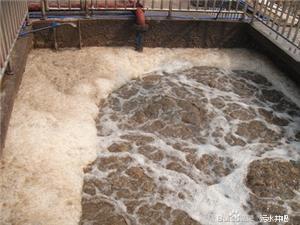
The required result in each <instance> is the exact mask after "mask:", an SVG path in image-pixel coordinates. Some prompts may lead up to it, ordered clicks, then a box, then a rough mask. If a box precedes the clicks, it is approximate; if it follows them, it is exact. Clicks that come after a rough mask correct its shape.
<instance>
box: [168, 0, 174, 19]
mask: <svg viewBox="0 0 300 225" xmlns="http://www.w3.org/2000/svg"><path fill="white" fill-rule="evenodd" d="M172 8H173V0H170V1H169V11H168V18H171V17H172Z"/></svg>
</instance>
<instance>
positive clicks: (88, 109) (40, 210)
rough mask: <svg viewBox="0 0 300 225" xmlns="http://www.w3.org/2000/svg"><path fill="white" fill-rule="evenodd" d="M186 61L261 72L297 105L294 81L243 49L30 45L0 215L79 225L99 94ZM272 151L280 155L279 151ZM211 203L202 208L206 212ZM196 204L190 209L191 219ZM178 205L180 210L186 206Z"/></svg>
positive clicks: (13, 220)
mask: <svg viewBox="0 0 300 225" xmlns="http://www.w3.org/2000/svg"><path fill="white" fill-rule="evenodd" d="M192 66H215V67H220V68H224V69H246V70H252V71H254V72H258V73H261V74H263V75H264V76H266V77H267V78H268V79H269V81H270V82H272V83H273V84H274V85H275V86H277V87H278V88H279V89H280V90H281V91H283V92H284V93H285V94H286V95H287V96H289V97H290V98H291V99H292V100H293V101H294V102H295V103H296V104H297V105H298V106H300V97H299V96H300V94H299V93H298V92H297V89H296V88H294V87H293V84H292V83H291V82H289V81H288V80H287V79H286V78H284V77H283V76H282V74H281V73H280V72H279V71H278V70H276V69H275V67H274V66H273V65H272V64H271V63H270V62H269V61H268V60H267V59H266V58H265V57H263V56H261V55H258V54H256V53H253V52H250V51H248V50H244V49H227V50H223V49H162V48H156V49H145V51H144V53H137V52H135V51H133V50H132V49H130V48H96V47H92V48H84V49H82V50H64V51H59V52H53V51H51V50H43V49H40V50H33V51H32V52H31V53H30V55H29V58H28V63H27V67H26V71H25V74H24V78H23V82H22V85H21V87H20V91H19V93H18V97H17V99H16V102H15V106H14V110H13V113H12V118H11V121H10V127H9V131H8V136H7V141H6V148H5V149H4V154H3V159H2V166H1V170H0V173H1V176H2V179H1V194H0V196H1V205H0V207H1V208H0V211H1V215H0V220H1V221H3V222H4V224H22V225H26V224H28V225H29V224H30V225H32V224H43V225H58V224H63V225H75V224H77V223H78V221H79V218H80V213H81V185H82V182H83V171H82V169H83V167H84V166H86V165H87V164H88V163H89V162H91V161H92V160H94V159H95V158H96V153H97V152H98V151H101V145H99V144H98V142H97V130H96V126H95V121H94V120H95V118H96V116H97V112H98V105H99V102H100V99H101V98H105V97H106V96H107V95H108V94H109V93H110V92H111V91H113V90H114V89H116V88H118V87H120V86H121V85H123V84H124V83H125V82H127V81H128V80H130V79H132V78H134V77H139V76H142V75H143V74H145V73H149V72H151V71H161V72H163V71H164V72H169V73H170V72H174V71H175V70H179V69H182V68H190V67H192ZM278 155H282V154H281V153H280V151H278ZM141 163H142V162H141ZM236 171H239V170H236ZM240 171H244V170H240ZM229 178H230V177H229ZM229 178H228V179H229ZM231 181H232V180H231ZM233 181H234V180H233ZM228 182H230V180H229V181H227V182H226V181H224V182H223V183H221V184H220V185H223V186H222V187H221V186H219V187H218V186H215V187H211V188H212V190H207V193H208V196H207V199H206V200H205V201H206V203H207V202H211V201H212V200H215V199H216V198H214V197H213V196H214V194H216V193H218V191H216V190H220V189H224V187H225V186H226V184H227V183H228ZM224 185H225V186H224ZM213 188H215V189H213ZM200 190H201V189H200ZM225 191H226V190H225V189H224V192H225ZM197 193H198V195H199V196H200V197H201V193H200V192H199V190H198V191H197V190H195V193H194V194H195V196H197ZM242 194H244V195H242ZM202 195H203V194H202ZM241 196H245V192H243V193H241ZM202 197H203V196H202ZM205 201H204V203H205ZM221 201H222V199H221V198H220V202H221ZM197 202H198V201H197ZM220 202H219V203H220ZM204 203H202V204H204ZM219 203H218V204H219ZM223 203H224V202H223ZM226 204H227V203H226ZM226 204H225V205H224V204H220V207H224V206H228V205H226ZM215 205H216V204H211V205H210V206H209V207H211V208H210V209H207V210H206V211H205V210H204V211H203V212H211V210H212V209H213V208H214V206H215ZM197 206H198V205H197V204H196V205H195V206H194V207H192V208H193V209H191V211H190V214H191V215H194V217H195V216H196V215H197V214H196V210H197V208H196V207H197ZM178 207H180V206H178ZM181 207H185V209H186V205H182V206H181ZM202 207H204V206H203V205H202ZM220 207H219V208H218V210H221V208H220ZM242 212H243V211H242ZM201 219H202V218H201Z"/></svg>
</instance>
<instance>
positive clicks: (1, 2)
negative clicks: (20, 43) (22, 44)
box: [0, 0, 28, 80]
mask: <svg viewBox="0 0 300 225" xmlns="http://www.w3.org/2000/svg"><path fill="white" fill-rule="evenodd" d="M27 14H28V5H27V1H26V0H0V80H1V79H2V76H3V74H4V72H5V69H6V67H7V66H8V64H9V59H10V56H11V51H12V49H13V47H14V44H15V42H16V39H17V38H18V34H19V31H20V29H21V27H22V24H23V22H24V20H25V18H26V15H27Z"/></svg>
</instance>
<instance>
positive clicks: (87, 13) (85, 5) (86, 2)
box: [84, 0, 90, 18]
mask: <svg viewBox="0 0 300 225" xmlns="http://www.w3.org/2000/svg"><path fill="white" fill-rule="evenodd" d="M84 7H85V17H86V18H89V17H90V15H89V6H88V0H85V4H84Z"/></svg>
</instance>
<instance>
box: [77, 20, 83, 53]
mask: <svg viewBox="0 0 300 225" xmlns="http://www.w3.org/2000/svg"><path fill="white" fill-rule="evenodd" d="M77 30H78V40H79V49H81V47H82V41H81V27H80V20H78V23H77Z"/></svg>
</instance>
